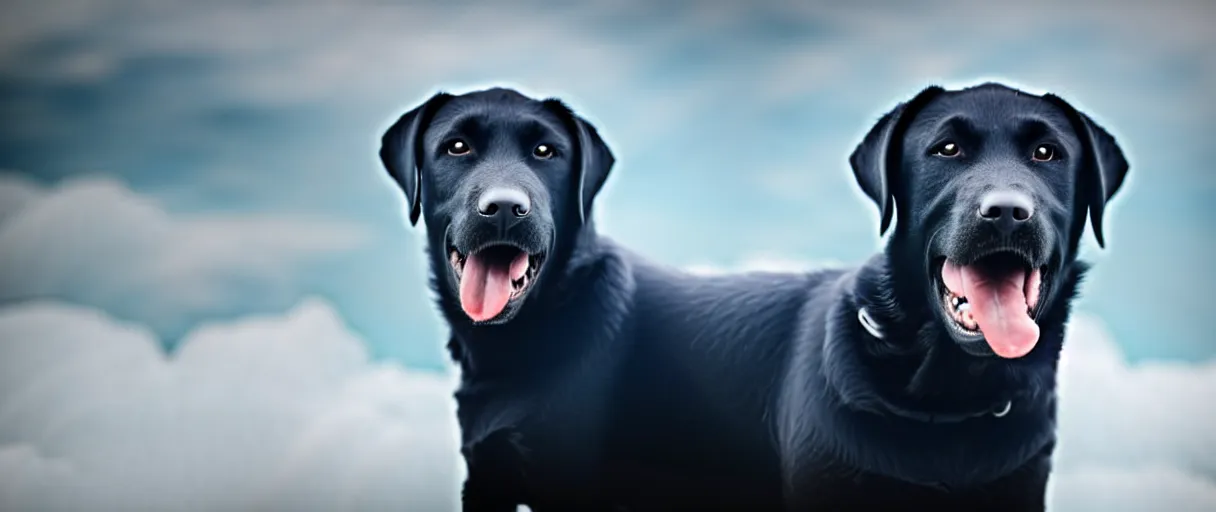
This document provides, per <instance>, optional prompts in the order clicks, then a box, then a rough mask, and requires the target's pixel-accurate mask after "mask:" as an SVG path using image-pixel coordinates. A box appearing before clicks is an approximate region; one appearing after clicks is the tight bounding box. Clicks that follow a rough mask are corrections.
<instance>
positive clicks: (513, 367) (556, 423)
mask: <svg viewBox="0 0 1216 512" xmlns="http://www.w3.org/2000/svg"><path fill="white" fill-rule="evenodd" d="M456 138H459V139H461V140H464V141H466V142H467V143H468V144H469V145H470V146H471V147H472V152H471V153H469V154H467V155H464V156H459V157H456V156H452V155H448V154H445V152H444V151H445V150H444V147H445V146H444V144H445V143H446V142H449V141H451V140H454V139H456ZM382 143H383V144H382V147H381V151H380V155H381V158H382V160H383V162H384V164H385V167H386V169H387V170H388V171H389V174H390V176H392V177H393V178H394V179H395V180H396V181H397V182H398V184H399V186H400V187H401V189H402V190H403V191H404V192H405V193H406V200H407V202H409V204H411V205H414V206H412V207H411V213H412V215H413V216H415V218H416V217H417V216H418V215H421V216H422V217H423V218H424V219H425V224H426V226H427V233H428V235H427V236H428V247H427V252H428V255H429V258H430V263H431V270H432V288H433V289H434V290H435V292H436V295H437V299H438V303H439V309H440V311H441V312H442V313H443V316H444V318H445V319H446V320H447V322H448V324H449V326H450V328H451V338H450V340H449V343H448V350H449V353H450V354H451V356H452V358H453V360H455V361H457V362H458V363H459V365H460V368H461V379H462V381H461V384H460V387H459V389H458V390H457V392H456V399H457V403H458V417H459V423H460V427H461V439H462V450H461V451H462V454H463V455H464V458H465V461H466V464H467V466H468V478H467V479H466V481H465V483H464V489H463V503H464V509H465V510H504V511H505V510H512V511H513V510H515V507H516V505H518V504H526V505H528V506H530V507H531V508H532V509H533V510H534V511H536V512H544V511H546V510H575V511H582V510H614V509H618V508H619V509H628V510H638V511H642V510H707V509H708V510H712V509H717V508H720V507H723V506H729V505H732V504H733V505H734V506H742V507H745V508H747V509H749V510H762V508H751V506H753V505H757V504H762V503H767V504H768V505H769V507H770V508H774V509H775V508H778V507H779V499H780V474H779V473H778V472H777V471H776V469H777V466H776V457H775V451H774V450H773V445H772V444H771V442H767V441H768V440H769V439H770V436H768V435H767V427H764V426H763V425H762V424H760V423H755V424H754V425H750V427H751V428H753V429H755V430H756V431H758V432H761V433H762V434H765V435H761V436H759V438H758V439H760V440H762V442H761V446H762V448H761V449H757V448H755V443H753V444H752V445H745V444H739V445H737V446H736V443H735V441H734V439H735V438H736V437H738V436H737V435H736V434H734V433H732V432H729V431H728V429H727V428H726V426H725V425H730V424H731V422H741V419H740V418H741V415H740V414H738V413H735V412H732V411H731V410H730V408H727V410H725V411H720V409H721V408H720V407H716V406H715V405H714V400H715V397H714V396H712V395H711V394H706V393H703V392H701V391H699V390H697V389H694V388H689V387H687V386H688V384H687V383H688V382H691V381H690V380H689V376H697V377H699V376H700V374H701V372H702V369H701V368H698V367H696V366H689V363H690V362H692V361H691V360H690V359H689V358H688V354H684V353H680V352H678V350H687V347H684V346H681V344H682V343H685V342H687V341H696V340H695V339H692V338H689V337H688V336H685V335H680V336H677V337H675V338H674V339H673V340H672V342H671V343H668V342H667V341H666V340H662V339H656V338H655V337H654V336H642V337H639V336H638V335H637V332H638V331H637V328H636V323H637V322H638V321H646V322H658V323H661V322H663V321H665V319H666V318H667V315H666V314H664V313H663V312H662V308H666V307H668V305H669V304H668V302H667V301H664V300H657V301H654V302H651V301H652V300H653V299H655V298H656V297H654V296H652V295H649V294H639V293H638V291H637V288H636V281H637V271H636V270H635V267H634V263H635V261H637V258H636V257H634V256H632V255H629V254H627V253H626V252H624V251H623V250H621V249H619V248H617V247H615V246H614V245H612V244H611V243H610V242H609V241H607V240H605V239H602V238H600V237H598V236H597V235H596V233H595V229H594V226H593V223H592V222H591V206H592V203H593V200H594V198H595V196H596V193H597V192H598V191H599V190H600V188H601V187H602V186H603V185H604V183H605V180H606V179H607V177H608V174H609V171H610V170H611V168H612V165H613V161H614V159H613V156H612V153H611V151H610V150H609V149H608V146H607V145H606V144H605V143H604V141H603V140H602V139H601V138H600V136H599V135H598V134H597V132H596V130H595V128H594V127H592V126H591V125H590V124H589V123H587V122H586V121H584V120H582V119H580V118H579V117H578V116H576V115H574V114H573V113H571V111H570V110H569V109H568V108H566V107H565V106H564V105H562V104H561V103H560V102H558V101H557V100H546V101H536V100H532V99H529V98H526V97H524V96H522V95H520V94H519V93H517V92H515V91H512V90H507V89H490V90H486V91H480V92H475V93H470V94H466V95H462V96H451V95H447V94H439V95H436V96H435V97H434V98H432V99H431V100H429V101H428V102H426V103H425V104H424V105H422V106H420V107H418V108H416V109H414V110H412V111H410V112H408V113H406V114H405V115H403V116H402V117H401V118H400V119H399V120H398V121H397V123H396V124H395V125H394V126H393V127H391V128H390V129H389V130H388V132H387V133H386V134H385V135H384V138H383V141H382ZM542 143H543V144H548V145H552V146H554V147H556V148H557V153H556V155H555V156H553V157H552V158H549V159H543V160H540V159H535V158H531V156H532V155H530V154H529V153H528V151H530V150H531V149H532V148H534V147H535V145H537V144H542ZM504 185H505V186H512V187H516V188H519V189H521V190H524V191H526V193H527V194H528V195H529V196H530V198H531V202H532V206H533V208H532V213H531V214H529V215H527V216H526V217H524V218H523V220H522V221H520V222H519V223H518V224H515V225H513V226H511V227H510V228H506V229H505V230H504V229H503V228H502V226H501V225H499V224H495V223H487V222H486V221H485V220H484V219H483V218H480V217H478V216H477V215H476V213H470V212H473V210H474V203H476V198H477V197H479V194H481V193H482V192H483V191H484V190H485V189H487V188H490V187H495V186H504ZM495 241H509V242H511V243H513V244H516V245H518V246H520V247H524V248H526V249H527V250H528V251H529V252H532V251H547V256H546V258H545V261H544V263H543V265H542V267H541V269H540V271H539V274H538V277H537V280H536V282H535V284H534V285H533V286H532V287H531V289H530V290H529V291H527V292H526V295H524V296H523V297H522V298H521V299H520V300H518V301H514V302H512V303H511V304H510V305H508V307H507V309H506V311H505V312H504V313H502V314H501V315H500V316H499V317H496V318H494V319H491V320H489V321H485V322H473V321H472V320H470V318H469V316H467V315H466V314H465V313H464V311H463V310H462V309H461V305H460V299H459V287H458V280H457V279H456V278H455V274H454V272H453V270H452V266H451V263H450V262H449V259H450V251H449V248H450V247H455V248H456V249H457V250H458V251H460V252H465V251H466V250H471V249H473V248H476V247H478V246H481V245H484V244H486V243H489V242H495ZM646 275H647V276H649V275H650V274H646ZM648 283H649V281H648ZM757 284H758V283H757ZM673 285H674V283H673ZM651 286H654V287H656V288H657V289H659V290H662V289H666V288H668V286H667V285H666V284H664V283H653V284H651ZM639 301H642V302H641V303H639ZM705 305H707V306H713V305H712V304H705ZM650 307H655V308H659V310H656V311H655V313H656V316H649V315H646V316H643V315H641V314H640V313H639V312H640V311H641V310H643V309H646V308H650ZM671 311H672V312H673V314H678V313H677V312H676V311H675V310H674V309H673V310H671ZM727 316H729V314H727ZM648 329H650V328H648ZM651 332H659V331H658V330H657V329H651ZM647 343H651V344H652V345H651V346H649V347H643V345H645V344H647ZM740 382H741V383H742V382H743V381H740ZM681 386H684V387H681ZM725 389H731V390H732V391H734V390H739V391H744V392H745V394H746V396H744V395H740V399H746V400H745V401H746V403H747V405H748V406H749V407H750V408H749V409H748V410H749V411H752V410H753V409H755V407H751V406H753V405H754V404H755V403H756V400H755V399H754V396H753V395H755V393H753V392H752V391H750V390H748V389H747V388H745V387H740V386H737V385H736V386H731V387H729V388H725ZM749 439H757V437H756V436H751V437H750V438H749ZM757 454H760V456H759V457H758V456H757ZM734 457H742V458H743V459H742V462H741V463H734V462H735V461H734V460H733V458H734ZM756 458H761V459H763V461H764V464H763V468H764V471H762V472H757V471H753V469H755V467H754V465H750V464H748V460H749V459H756ZM757 482H760V483H757Z"/></svg>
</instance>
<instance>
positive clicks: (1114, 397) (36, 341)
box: [0, 299, 1216, 512]
mask: <svg viewBox="0 0 1216 512" xmlns="http://www.w3.org/2000/svg"><path fill="white" fill-rule="evenodd" d="M1068 340H1069V341H1068V343H1069V345H1068V349H1066V355H1065V360H1064V361H1063V363H1062V371H1063V383H1062V386H1063V388H1062V393H1063V398H1062V401H1063V403H1062V405H1061V410H1062V414H1061V421H1060V449H1059V455H1058V458H1057V472H1056V474H1055V477H1054V479H1053V481H1052V486H1051V497H1050V502H1051V504H1052V510H1055V511H1066V512H1067V511H1078V512H1084V511H1089V510H1109V511H1145V512H1148V511H1159V510H1171V511H1179V512H1182V511H1196V512H1198V511H1201V510H1212V509H1213V507H1216V482H1214V480H1213V477H1214V476H1216V451H1213V447H1216V421H1214V420H1216V417H1214V415H1213V411H1212V406H1211V404H1212V403H1216V401H1213V400H1212V395H1211V393H1212V390H1213V389H1216V386H1213V384H1216V364H1213V363H1208V364H1203V365H1182V364H1179V365H1161V364H1154V365H1139V366H1129V365H1128V364H1126V363H1125V362H1124V361H1123V360H1122V355H1121V353H1120V352H1119V350H1118V348H1117V346H1116V345H1115V344H1114V342H1113V340H1111V339H1110V337H1109V335H1108V334H1107V332H1106V331H1105V330H1104V328H1103V327H1102V326H1101V323H1100V322H1099V321H1098V320H1097V319H1095V318H1093V317H1088V316H1083V315H1082V316H1079V317H1077V318H1076V319H1075V321H1074V322H1073V324H1072V326H1071V327H1070V330H1069V334H1068ZM453 388H454V381H453V379H452V378H451V377H450V376H441V375H438V374H430V373H419V372H416V371H411V370H406V369H403V368H402V367H400V366H397V365H395V364H387V363H373V362H370V361H369V359H368V356H367V354H366V351H365V350H364V348H363V344H362V342H361V340H360V339H359V338H358V337H356V336H355V335H353V334H352V333H351V332H350V331H348V330H347V329H346V327H345V326H344V323H343V322H342V320H341V319H340V318H339V317H338V315H337V314H336V313H335V311H334V310H333V309H332V308H331V307H330V306H329V305H328V304H327V303H325V302H323V301H320V300H316V299H309V300H306V301H304V302H302V303H300V304H299V305H298V306H297V307H295V308H293V309H291V310H290V311H289V312H287V313H286V314H283V315H277V316H265V317H251V318H248V319H244V320H240V321H234V322H229V323H223V324H211V325H205V326H202V327H199V328H198V329H196V330H195V331H193V332H191V333H190V334H189V335H188V336H187V337H186V338H185V340H183V342H182V344H181V347H180V349H179V350H178V351H177V352H176V353H175V354H173V355H172V356H168V357H166V356H165V355H164V354H163V352H162V351H161V350H160V349H159V348H158V344H157V340H156V338H155V336H154V335H153V334H152V333H151V332H150V331H149V330H148V329H147V328H144V327H141V326H139V325H135V324H131V323H125V322H121V321H118V320H115V319H113V318H111V317H109V316H107V315H105V314H103V313H101V312H98V311H96V310H94V309H90V308H84V307H79V306H72V305H65V304H61V303H55V302H32V303H26V304H19V305H12V306H8V307H6V308H3V309H0V510H115V511H118V510H160V511H176V510H234V511H240V510H262V511H267V510H284V511H286V510H293V511H306V510H327V511H355V510H359V511H363V510H367V511H374V510H418V511H431V510H437V511H442V510H456V509H457V504H458V498H457V496H458V488H459V482H460V480H461V479H462V478H463V471H464V468H463V464H462V463H461V462H460V460H459V456H458V452H457V447H458V444H457V439H458V437H457V430H456V424H455V422H454V412H455V411H454V404H453V401H452V400H451V391H452V390H453Z"/></svg>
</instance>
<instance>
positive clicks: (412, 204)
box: [380, 92, 453, 226]
mask: <svg viewBox="0 0 1216 512" xmlns="http://www.w3.org/2000/svg"><path fill="white" fill-rule="evenodd" d="M452 97H453V96H452V95H450V94H447V93H442V92H441V93H437V94H435V95H434V96H431V99H429V100H426V103H423V104H422V105H419V106H418V107H416V108H414V110H411V111H409V112H406V113H405V114H402V116H401V118H400V119H397V122H396V123H393V126H391V127H389V129H388V131H386V132H384V136H383V137H381V138H380V162H381V163H382V164H384V168H385V170H387V171H388V175H389V176H391V177H392V178H393V181H396V182H397V186H399V187H401V190H402V191H404V192H405V202H406V203H407V204H408V205H409V209H410V225H411V226H413V225H416V224H418V216H419V215H421V214H422V169H421V166H420V164H419V162H418V160H419V158H420V157H421V156H422V147H421V146H422V133H423V132H424V131H426V125H427V123H429V122H430V118H431V117H432V116H434V115H435V111H436V110H438V109H439V107H440V106H442V105H443V104H444V103H446V102H447V101H448V100H450V99H452Z"/></svg>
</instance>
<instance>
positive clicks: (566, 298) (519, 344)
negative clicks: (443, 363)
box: [432, 222, 633, 380]
mask: <svg viewBox="0 0 1216 512" xmlns="http://www.w3.org/2000/svg"><path fill="white" fill-rule="evenodd" d="M559 236H566V237H568V238H566V239H567V240H572V242H571V243H569V244H564V246H559V247H557V248H555V250H554V252H553V255H552V256H551V257H550V258H549V261H548V263H547V265H549V268H547V269H545V270H543V271H542V272H544V275H543V276H542V277H541V279H540V280H538V281H537V285H536V288H534V289H533V290H532V292H531V295H530V296H529V297H527V298H526V299H525V300H526V301H527V302H525V303H524V304H523V307H522V309H521V310H520V311H519V313H518V314H516V315H515V317H514V318H512V319H511V320H510V321H509V322H507V323H504V324H498V325H474V324H473V323H472V321H470V320H469V318H468V317H467V316H466V315H465V314H464V312H463V310H462V309H461V307H460V303H459V300H458V299H457V298H456V297H455V294H444V293H437V294H436V295H437V301H438V305H439V309H440V311H441V312H442V314H443V316H444V318H445V320H447V322H448V325H449V327H450V329H451V338H450V340H449V342H448V350H449V353H450V355H451V356H452V359H453V360H455V361H456V362H457V363H458V364H459V365H460V367H461V374H462V378H464V379H465V380H469V379H473V378H477V379H481V380H485V379H494V378H497V376H499V375H504V374H511V375H512V376H513V378H518V375H520V374H524V375H534V376H537V377H538V378H543V376H544V375H547V374H548V373H549V372H548V371H547V370H550V369H553V368H560V367H565V366H568V365H565V364H563V363H564V362H565V361H567V360H569V359H574V358H579V357H582V356H583V355H584V354H585V353H586V351H587V350H591V348H592V347H593V346H594V345H596V344H597V343H598V342H601V341H603V340H605V339H611V338H612V335H613V333H615V332H618V331H619V330H620V329H621V328H622V324H623V323H624V321H625V318H626V316H627V311H626V310H625V309H626V305H627V304H628V300H627V298H628V297H629V296H630V295H632V293H633V280H632V274H631V273H630V271H629V269H628V265H627V263H626V262H625V259H624V258H622V257H621V255H620V254H618V253H617V251H616V250H615V248H614V246H612V245H611V244H610V243H609V242H607V241H606V240H603V239H601V238H600V237H599V236H598V235H597V234H596V232H595V229H594V227H593V226H592V225H591V224H590V222H588V223H587V224H586V225H584V226H582V227H580V228H579V229H577V230H574V231H573V232H571V233H568V234H559ZM443 265H447V262H446V261H441V260H436V261H432V287H433V288H434V289H435V290H436V291H438V290H439V288H438V287H439V284H438V279H437V278H436V277H435V275H436V274H438V273H439V272H442V271H446V270H447V269H446V267H443ZM576 319H577V320H576Z"/></svg>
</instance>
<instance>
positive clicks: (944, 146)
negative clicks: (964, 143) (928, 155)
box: [933, 141, 961, 158]
mask: <svg viewBox="0 0 1216 512" xmlns="http://www.w3.org/2000/svg"><path fill="white" fill-rule="evenodd" d="M960 152H961V150H960V149H959V147H958V144H955V143H953V142H951V141H946V142H943V143H941V144H938V145H937V147H935V148H933V154H934V155H937V156H944V157H946V158H950V157H955V156H958V154H959V153H960Z"/></svg>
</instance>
